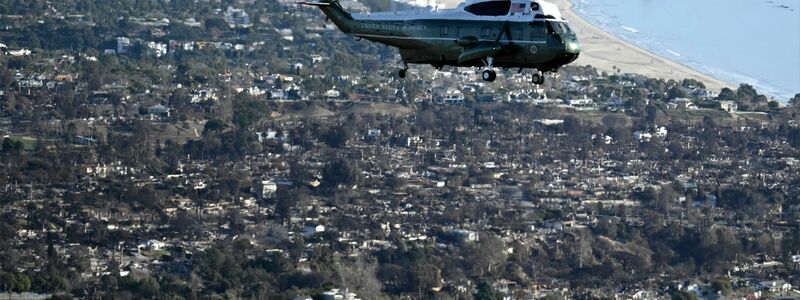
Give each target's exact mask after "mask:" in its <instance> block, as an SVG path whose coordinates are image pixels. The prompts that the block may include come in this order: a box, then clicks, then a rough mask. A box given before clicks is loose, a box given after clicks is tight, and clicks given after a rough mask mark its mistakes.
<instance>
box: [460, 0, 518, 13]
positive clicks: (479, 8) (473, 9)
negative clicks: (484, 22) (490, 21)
mask: <svg viewBox="0 0 800 300" xmlns="http://www.w3.org/2000/svg"><path fill="white" fill-rule="evenodd" d="M510 9H511V1H487V2H480V3H475V4H472V5H470V6H467V8H465V10H466V11H467V12H469V13H471V14H473V15H476V16H505V15H508V11H509V10H510Z"/></svg>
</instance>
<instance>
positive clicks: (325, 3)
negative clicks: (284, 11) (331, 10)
mask: <svg viewBox="0 0 800 300" xmlns="http://www.w3.org/2000/svg"><path fill="white" fill-rule="evenodd" d="M297 4H300V5H312V6H330V5H331V4H330V3H328V2H307V1H301V2H297Z"/></svg>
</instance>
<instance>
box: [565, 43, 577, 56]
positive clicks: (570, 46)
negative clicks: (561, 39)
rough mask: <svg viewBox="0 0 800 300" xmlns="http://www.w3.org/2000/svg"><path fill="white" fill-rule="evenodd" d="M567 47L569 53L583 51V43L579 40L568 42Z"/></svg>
mask: <svg viewBox="0 0 800 300" xmlns="http://www.w3.org/2000/svg"><path fill="white" fill-rule="evenodd" d="M565 48H566V49H565V50H566V51H567V53H573V54H578V53H581V43H579V42H578V41H577V40H571V41H568V42H566V45H565Z"/></svg>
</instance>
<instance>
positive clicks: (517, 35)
mask: <svg viewBox="0 0 800 300" xmlns="http://www.w3.org/2000/svg"><path fill="white" fill-rule="evenodd" d="M514 39H515V40H521V39H522V29H517V30H514Z"/></svg>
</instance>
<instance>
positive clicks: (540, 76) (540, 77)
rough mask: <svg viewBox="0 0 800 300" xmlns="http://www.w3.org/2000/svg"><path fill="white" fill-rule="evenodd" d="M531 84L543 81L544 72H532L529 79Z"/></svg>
mask: <svg viewBox="0 0 800 300" xmlns="http://www.w3.org/2000/svg"><path fill="white" fill-rule="evenodd" d="M531 81H532V82H533V84H543V83H544V74H542V73H536V74H533V78H532V79H531Z"/></svg>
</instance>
